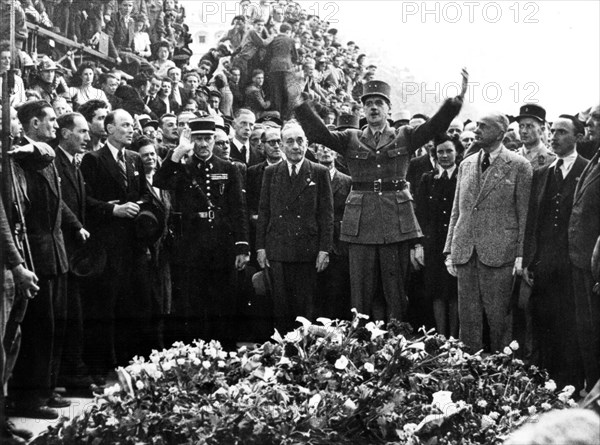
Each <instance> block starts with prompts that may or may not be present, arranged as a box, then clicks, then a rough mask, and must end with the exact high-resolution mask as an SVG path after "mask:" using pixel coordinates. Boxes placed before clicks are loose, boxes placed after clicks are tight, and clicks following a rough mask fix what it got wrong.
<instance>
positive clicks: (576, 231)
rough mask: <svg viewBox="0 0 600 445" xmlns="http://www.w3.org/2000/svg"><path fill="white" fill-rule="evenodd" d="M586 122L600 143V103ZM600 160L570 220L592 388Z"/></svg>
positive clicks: (599, 347)
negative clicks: (593, 269)
mask: <svg viewBox="0 0 600 445" xmlns="http://www.w3.org/2000/svg"><path fill="white" fill-rule="evenodd" d="M586 124H587V126H588V128H589V130H590V139H591V140H593V141H596V143H598V141H600V106H596V107H594V108H593V109H592V112H591V113H590V117H589V118H588V120H587V122H586ZM599 161H600V149H599V150H597V151H596V154H595V155H594V157H593V158H592V159H591V160H590V163H589V164H588V166H587V167H586V169H585V170H584V171H583V173H582V174H581V177H580V179H579V182H578V184H577V188H576V189H575V197H574V198H573V210H572V211H571V219H570V220H569V258H570V260H571V264H572V267H573V293H574V296H575V317H576V325H577V340H578V342H579V348H580V352H581V355H582V358H583V372H584V374H585V386H586V389H587V390H588V391H590V390H591V388H592V387H593V386H594V384H595V382H596V381H597V380H598V379H599V378H600V298H599V295H598V283H597V282H598V277H594V276H593V275H592V252H593V250H594V245H596V244H597V243H598V242H599V241H600V218H599V217H598V215H600V163H599ZM594 278H596V279H594ZM594 283H596V284H595V286H594ZM594 288H595V289H594ZM594 290H595V292H594Z"/></svg>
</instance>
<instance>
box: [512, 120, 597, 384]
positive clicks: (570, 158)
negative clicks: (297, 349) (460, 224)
mask: <svg viewBox="0 0 600 445" xmlns="http://www.w3.org/2000/svg"><path fill="white" fill-rule="evenodd" d="M584 132H585V129H584V126H583V123H582V122H580V121H579V120H577V119H576V118H574V117H573V116H568V115H561V116H560V117H559V118H558V119H556V120H555V121H554V122H553V124H552V139H551V141H552V149H553V150H554V153H556V155H557V157H558V159H557V160H556V161H554V162H553V163H552V164H550V165H547V166H544V167H541V168H539V169H538V170H535V171H534V172H533V182H532V186H531V199H530V201H529V212H528V215H527V229H526V232H525V241H524V252H523V265H524V266H525V269H524V272H523V279H524V280H525V281H526V282H527V283H528V284H529V285H530V286H532V288H533V289H532V295H531V299H530V304H529V305H528V307H526V309H529V310H530V313H531V317H532V338H533V351H532V352H533V359H534V361H535V364H537V365H538V366H540V367H542V368H544V369H547V370H548V371H549V372H550V375H551V376H552V378H553V379H554V380H555V381H556V383H557V385H558V386H559V387H561V388H562V387H564V386H565V385H573V386H575V388H576V389H578V390H579V389H582V387H583V370H582V366H581V355H580V354H579V350H578V345H577V328H576V326H577V324H576V321H575V304H574V303H575V301H574V299H573V278H572V272H571V263H570V261H569V247H568V244H569V242H568V226H569V217H570V215H571V208H572V205H573V195H574V193H575V187H576V186H577V182H578V180H579V177H580V176H581V173H582V172H583V170H584V168H585V166H586V165H587V161H586V160H585V159H584V158H582V157H581V156H578V155H577V151H576V148H575V147H576V144H577V141H579V140H581V138H582V137H583V134H584ZM515 328H516V327H515ZM515 330H516V329H515ZM520 343H522V342H520Z"/></svg>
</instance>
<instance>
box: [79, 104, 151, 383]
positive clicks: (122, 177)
mask: <svg viewBox="0 0 600 445" xmlns="http://www.w3.org/2000/svg"><path fill="white" fill-rule="evenodd" d="M104 126H105V127H106V132H107V134H108V138H107V141H106V144H105V145H104V146H103V147H102V148H101V149H100V150H98V151H95V152H93V153H88V154H86V155H85V156H84V157H83V161H82V163H81V172H82V173H83V177H84V179H85V183H86V187H87V189H86V191H87V196H86V213H87V221H88V225H89V227H90V231H91V232H92V234H93V237H94V238H95V240H96V241H97V242H98V244H99V245H101V246H102V247H104V249H105V250H106V255H107V262H106V267H105V269H104V273H103V274H102V275H101V276H100V277H99V279H98V286H97V288H98V289H99V290H100V291H99V292H98V293H97V294H96V295H93V296H90V298H88V300H89V301H88V303H89V304H86V305H85V306H86V307H85V308H86V314H85V316H86V323H87V326H86V333H85V334H86V347H87V346H89V348H88V349H89V350H88V351H87V352H88V353H87V357H86V361H87V364H88V365H89V366H90V368H91V369H90V371H91V372H92V374H95V375H102V374H104V373H105V372H106V371H108V370H109V369H111V368H113V367H114V366H115V365H116V364H117V360H118V361H119V363H127V361H128V360H129V359H130V358H131V354H132V353H142V351H134V350H133V349H134V346H133V342H134V341H135V339H136V336H135V334H134V333H133V332H131V330H132V329H133V328H134V326H133V324H134V323H132V321H133V320H135V319H136V303H137V300H138V298H137V295H136V283H135V281H136V275H135V273H134V271H135V270H136V263H138V262H140V261H142V257H143V255H144V254H145V249H144V248H143V247H142V246H140V245H139V244H138V242H137V240H136V236H135V225H134V218H135V217H136V216H137V214H138V213H139V211H140V206H139V204H140V203H141V202H147V201H148V199H149V190H148V184H147V182H146V175H145V173H144V166H143V163H142V160H141V158H140V156H139V155H138V154H137V153H135V152H133V151H130V150H127V149H126V148H125V147H127V146H129V144H131V141H132V138H133V118H132V117H131V115H130V114H129V113H127V112H126V111H125V110H121V109H119V110H114V111H112V112H110V113H109V114H108V115H107V116H106V119H105V121H104ZM143 352H147V351H143Z"/></svg>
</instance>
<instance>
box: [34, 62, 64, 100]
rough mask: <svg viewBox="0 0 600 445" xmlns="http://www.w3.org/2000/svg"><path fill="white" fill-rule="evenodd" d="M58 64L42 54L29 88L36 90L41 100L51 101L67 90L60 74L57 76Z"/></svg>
mask: <svg viewBox="0 0 600 445" xmlns="http://www.w3.org/2000/svg"><path fill="white" fill-rule="evenodd" d="M57 70H58V66H57V65H56V63H55V62H54V61H53V60H51V59H50V58H49V57H48V56H44V57H43V58H42V61H41V62H40V64H39V65H38V72H37V75H36V76H35V77H34V79H33V80H32V82H31V85H30V87H31V89H32V90H34V91H36V92H37V93H38V94H39V95H40V97H41V98H42V100H45V101H46V102H48V103H51V102H52V100H53V99H54V98H55V97H56V96H58V95H64V94H66V93H67V92H68V88H69V87H68V86H67V84H66V82H65V80H64V78H63V77H62V76H57V75H56V71H57Z"/></svg>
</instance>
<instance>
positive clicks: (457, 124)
mask: <svg viewBox="0 0 600 445" xmlns="http://www.w3.org/2000/svg"><path fill="white" fill-rule="evenodd" d="M464 128H465V125H464V124H463V122H462V121H461V120H460V119H459V118H456V119H453V120H452V122H450V126H449V127H448V130H446V134H447V135H448V136H450V138H451V139H455V140H458V138H459V137H460V134H461V133H462V132H463V130H464Z"/></svg>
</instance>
